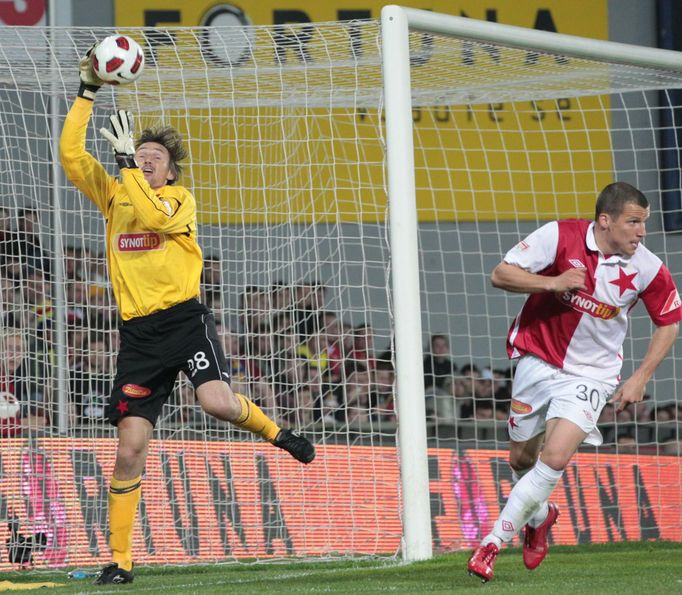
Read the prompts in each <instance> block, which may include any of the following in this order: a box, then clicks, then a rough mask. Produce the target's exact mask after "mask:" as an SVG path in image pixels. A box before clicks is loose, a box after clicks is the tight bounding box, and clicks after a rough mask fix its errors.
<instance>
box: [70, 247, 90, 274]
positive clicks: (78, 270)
mask: <svg viewBox="0 0 682 595" xmlns="http://www.w3.org/2000/svg"><path fill="white" fill-rule="evenodd" d="M87 266H88V261H87V259H86V251H85V250H84V249H83V248H81V247H79V246H72V245H68V246H65V247H64V276H65V277H66V278H67V279H68V280H69V281H73V280H78V281H82V280H84V279H85V276H86V271H87Z"/></svg>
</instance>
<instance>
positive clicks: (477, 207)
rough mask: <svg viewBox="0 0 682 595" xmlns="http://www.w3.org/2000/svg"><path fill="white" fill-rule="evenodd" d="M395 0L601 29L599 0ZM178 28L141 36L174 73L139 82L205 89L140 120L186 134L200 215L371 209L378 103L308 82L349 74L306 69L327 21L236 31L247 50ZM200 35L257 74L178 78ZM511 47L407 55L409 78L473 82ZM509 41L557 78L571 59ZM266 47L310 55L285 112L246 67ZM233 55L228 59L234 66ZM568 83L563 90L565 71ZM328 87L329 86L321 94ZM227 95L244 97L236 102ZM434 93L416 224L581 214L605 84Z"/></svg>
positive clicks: (355, 215) (606, 117)
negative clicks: (578, 93) (587, 92)
mask: <svg viewBox="0 0 682 595" xmlns="http://www.w3.org/2000/svg"><path fill="white" fill-rule="evenodd" d="M407 4H409V5H410V6H413V7H416V8H424V9H429V10H433V11H438V12H445V13H450V14H454V15H464V16H468V17H471V18H476V19H482V20H489V21H496V22H499V23H505V24H511V25H517V26H523V27H535V28H539V29H544V30H555V31H557V32H560V33H567V34H574V35H582V36H586V37H592V38H597V39H606V38H607V36H608V18H607V1H606V0H597V1H594V0H576V1H574V2H565V1H559V0H550V1H542V2H541V1H540V0H532V1H528V2H523V3H519V2H516V1H512V0H508V1H493V2H491V3H490V4H489V5H486V6H483V5H482V4H481V3H480V2H478V1H475V0H470V1H463V2H457V3H452V2H446V1H433V2H416V1H415V2H409V3H407ZM383 5H384V2H378V1H367V2H355V1H351V2H344V3H342V4H341V3H339V4H335V3H334V2H312V1H310V0H304V1H300V2H292V1H283V0H280V1H275V0H259V1H258V2H256V1H252V2H242V3H240V4H239V7H237V6H236V5H233V4H230V3H224V2H223V3H220V2H218V3H217V2H214V1H213V2H211V1H201V0H197V1H194V2H191V3H185V2H180V1H177V2H174V1H173V0H142V1H133V0H117V1H116V3H115V15H116V25H117V26H119V27H138V26H147V27H158V28H161V29H163V28H166V27H176V26H192V27H196V26H211V25H213V26H230V25H250V24H253V25H284V24H287V23H295V24H301V23H307V22H315V23H321V22H326V21H336V20H348V19H363V18H378V17H379V14H380V11H381V7H382V6H383ZM373 35H376V30H375V31H374V32H369V33H367V34H365V35H364V36H361V37H360V40H359V41H357V42H353V41H350V38H349V41H347V42H346V43H345V44H344V43H342V44H341V45H340V46H337V47H336V48H335V50H334V51H335V52H339V53H340V55H338V56H337V55H336V54H335V56H334V58H335V59H338V60H340V61H343V58H344V57H346V56H351V55H352V54H351V53H352V52H353V51H359V52H362V51H369V50H368V49H367V48H370V47H371V46H370V44H372V43H376V39H375V38H373V37H372V36H373ZM306 36H308V37H306ZM190 37H191V36H188V39H181V38H180V36H178V37H177V38H176V39H175V40H174V43H175V44H176V47H181V48H182V51H181V52H178V51H177V50H176V49H175V48H174V47H173V43H167V40H164V38H163V36H159V37H158V38H157V39H160V41H159V43H158V44H157V45H156V46H155V48H154V52H155V57H156V61H157V66H158V67H159V68H166V69H168V70H170V71H174V72H176V74H177V76H176V79H177V80H176V82H171V81H167V82H164V83H163V86H161V85H160V84H159V86H158V87H154V86H153V85H154V84H155V81H153V80H149V79H151V77H146V79H147V80H144V81H143V83H142V85H141V86H142V88H143V89H144V90H145V91H148V92H149V94H150V96H152V97H153V96H154V95H155V94H162V93H163V92H164V90H170V89H171V88H173V87H172V86H173V85H175V89H176V90H177V88H180V90H181V91H183V90H184V89H185V86H187V89H188V93H191V94H192V96H193V97H196V94H197V93H198V92H199V91H200V90H201V89H200V88H198V87H200V86H201V85H203V86H204V87H206V88H207V90H206V98H205V103H206V104H207V106H206V107H201V108H197V107H192V108H191V109H189V110H187V109H164V110H163V113H162V114H161V113H159V114H150V115H149V117H150V118H151V119H152V120H154V119H160V118H163V119H164V120H165V121H168V122H169V123H171V124H173V125H175V126H177V127H178V128H179V129H180V130H181V131H182V132H183V133H184V134H185V135H186V137H187V138H188V139H190V140H189V144H190V148H191V156H192V167H191V171H189V172H188V173H187V175H186V177H185V179H184V183H185V185H187V186H188V187H190V188H192V189H193V191H194V192H195V195H196V197H197V201H198V204H199V215H200V219H201V220H202V222H204V223H264V222H268V223H281V222H292V223H307V222H313V221H314V222H324V221H366V222H377V221H383V220H384V218H385V215H386V196H385V190H384V188H385V173H384V148H383V139H384V135H385V133H384V132H383V125H382V122H381V117H380V114H379V113H378V111H377V110H376V109H375V110H374V111H372V110H365V109H363V107H362V105H361V104H359V105H358V107H357V108H353V109H349V108H345V107H344V108H333V109H332V110H331V111H330V110H329V109H327V108H320V107H319V104H317V105H316V104H315V100H316V99H320V98H319V97H317V98H316V97H315V96H314V91H312V89H313V88H314V87H315V85H316V83H317V81H319V80H322V83H323V86H320V87H319V88H320V89H322V90H323V91H322V93H325V92H326V93H329V91H325V86H324V85H326V84H328V83H330V82H331V83H332V87H331V88H334V87H335V86H336V85H343V84H346V81H345V75H344V76H335V75H334V74H333V73H329V72H320V70H322V69H319V68H318V69H313V68H310V65H311V64H312V63H324V60H325V59H328V56H327V53H328V52H329V49H328V47H327V46H326V42H325V39H326V38H325V31H322V32H321V33H315V32H314V31H312V30H311V31H310V32H307V31H304V32H303V34H301V35H299V36H291V35H289V36H287V35H284V36H282V37H281V38H279V39H277V38H275V39H264V38H261V37H258V38H257V39H252V40H249V42H250V43H252V44H253V43H254V42H257V47H258V48H259V49H258V50H257V55H256V56H251V55H249V56H247V58H248V59H247V60H245V56H246V54H245V50H244V47H247V46H248V44H246V43H244V44H241V45H240V41H239V40H230V41H229V42H225V40H222V39H213V38H212V37H211V35H210V34H208V35H207V36H206V37H205V38H204V39H203V40H202V39H200V40H196V39H193V38H190ZM263 42H264V43H263ZM423 43H426V42H423ZM439 43H441V40H438V41H436V42H435V43H434V46H435V47H436V50H437V48H438V44H439ZM448 43H449V42H448ZM200 44H205V45H202V47H203V50H204V54H206V53H207V52H206V48H208V55H210V56H213V57H214V58H215V61H216V64H217V65H218V66H220V65H226V64H232V65H239V66H241V65H244V64H246V63H247V62H248V65H249V66H250V67H253V66H254V65H255V66H256V69H255V72H254V73H253V74H252V75H250V76H249V77H247V76H241V77H240V76H238V75H237V76H234V77H233V76H232V75H230V78H229V79H228V80H220V79H219V77H215V76H208V77H207V82H202V80H201V79H200V78H199V79H197V80H196V81H195V80H193V79H192V77H188V78H187V74H186V73H187V72H188V71H187V70H186V71H185V75H181V71H182V70H183V68H184V69H187V68H188V67H191V65H193V64H195V63H196V64H199V62H198V61H197V62H195V60H196V57H197V56H198V55H199V51H198V49H199V45H200ZM193 46H195V49H194V50H192V49H191V48H192V47H193ZM339 48H340V49H341V50H343V53H341V52H340V50H339ZM426 49H427V50H428V49H429V48H426ZM513 53H514V52H512V51H510V50H502V51H501V52H499V53H498V54H497V55H495V54H494V52H492V51H491V50H488V49H486V48H476V49H473V48H472V47H471V46H468V45H467V44H466V43H463V44H462V43H460V45H459V46H453V54H452V56H453V62H452V69H451V70H452V72H449V73H448V72H447V71H441V72H439V71H438V70H437V69H435V67H434V65H433V64H431V63H429V61H428V59H426V60H425V63H424V64H418V65H416V66H415V67H414V68H413V72H414V74H413V80H414V77H416V76H424V75H426V74H430V75H431V76H432V77H433V80H434V81H435V84H439V82H440V83H442V82H443V81H444V80H445V79H449V77H454V76H458V77H459V76H460V73H461V74H462V75H463V76H464V75H465V76H470V75H471V76H472V77H474V78H475V77H476V76H478V77H479V78H480V79H481V80H479V81H477V83H478V84H479V85H481V84H482V85H485V83H486V81H487V80H488V77H497V76H499V74H491V73H497V72H500V71H502V72H503V71H504V69H505V68H507V67H508V66H507V65H506V64H505V62H506V61H509V62H510V63H511V57H510V56H511V55H512V54H513ZM518 54H522V55H521V58H520V59H521V61H522V62H524V61H533V64H537V71H538V72H540V71H542V72H544V73H545V74H546V73H547V72H553V69H556V70H557V76H558V77H561V76H563V75H564V73H565V71H566V70H567V69H568V70H569V71H570V70H571V67H570V65H569V66H567V65H566V64H565V63H564V64H561V63H557V62H556V61H555V60H554V59H553V58H550V57H546V56H537V55H534V54H531V53H522V52H516V55H517V57H516V59H517V60H519V58H518ZM195 55H196V56H195ZM249 60H250V62H249ZM278 60H279V61H281V62H286V63H287V64H289V65H293V66H299V65H301V64H303V62H306V63H307V64H308V68H294V69H291V71H290V72H287V74H286V75H284V77H286V78H283V81H282V82H283V89H284V91H286V90H287V89H288V88H295V87H296V86H297V85H307V86H308V87H307V88H310V89H311V103H312V105H311V106H310V107H289V108H287V109H286V110H282V109H281V107H278V106H277V105H276V104H275V103H276V102H275V103H273V101H274V100H273V96H272V95H268V92H270V91H271V90H270V89H267V88H266V89H261V88H260V87H259V84H264V81H266V78H265V77H264V76H263V77H261V75H259V74H258V68H263V69H264V71H267V70H268V69H269V68H272V67H274V66H276V65H277V61H278ZM239 66H234V68H235V72H238V71H239ZM445 67H446V68H447V67H448V64H447V63H445ZM242 70H244V71H245V69H242ZM431 71H432V72H431ZM215 72H219V69H216V70H215ZM360 74H362V73H360ZM315 77H322V79H320V78H317V79H316V78H315ZM324 77H329V80H326V79H325V78H324ZM144 78H145V77H143V79H144ZM185 78H187V80H185ZM458 80H459V79H458ZM374 82H375V83H376V81H374ZM265 84H266V85H267V83H265ZM529 84H532V83H529ZM150 85H151V86H150ZM567 85H569V88H570V83H567ZM568 94H569V93H568V92H567V95H568ZM331 95H333V93H332V94H330V97H327V98H326V99H327V101H328V102H330V103H331V102H332V101H333V97H332V96H331ZM256 96H257V97H258V99H259V101H262V105H261V107H260V108H253V107H250V106H249V105H248V101H247V99H248V98H253V97H256ZM221 97H223V98H224V97H229V98H230V100H231V101H233V102H234V104H237V105H238V106H237V107H234V105H231V106H229V107H226V106H225V105H221V101H220V99H219V98H221ZM240 97H243V98H245V101H244V102H243V103H241V105H239V101H238V100H239V99H240ZM321 99H325V98H321ZM212 103H213V105H212ZM443 103H444V105H440V106H438V105H436V106H429V107H419V108H416V109H415V112H414V121H415V162H416V167H417V172H416V183H417V207H418V213H419V219H420V221H448V220H459V221H478V220H481V221H483V220H496V219H532V220H535V219H550V218H556V217H566V216H569V217H570V216H587V217H589V216H591V215H592V211H593V206H594V201H595V197H596V193H597V192H598V191H599V190H600V189H601V188H602V187H603V186H604V185H606V184H607V183H609V182H610V181H612V177H613V171H612V160H613V155H612V147H611V135H610V113H609V101H608V97H603V96H602V97H595V98H580V99H578V98H569V97H566V98H564V99H560V100H551V101H550V100H542V101H525V102H516V103H511V102H504V103H487V102H485V101H483V100H481V99H480V98H479V99H477V100H474V102H472V104H470V105H466V104H464V103H465V102H462V101H459V102H458V103H457V102H450V105H446V103H447V102H446V101H444V102H443ZM188 113H189V116H188ZM142 120H143V122H144V115H143V117H142Z"/></svg>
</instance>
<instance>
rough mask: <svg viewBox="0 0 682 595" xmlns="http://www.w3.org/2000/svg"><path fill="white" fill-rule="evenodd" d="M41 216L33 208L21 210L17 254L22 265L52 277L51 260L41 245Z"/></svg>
mask: <svg viewBox="0 0 682 595" xmlns="http://www.w3.org/2000/svg"><path fill="white" fill-rule="evenodd" d="M39 227H40V217H39V216H38V211H37V210H36V209H32V208H23V209H20V210H19V214H18V217H17V233H16V236H15V246H14V250H15V254H16V255H17V256H19V258H20V260H21V263H22V266H24V267H29V268H33V269H36V270H38V271H40V272H41V273H42V274H43V275H44V276H45V278H46V279H49V278H50V262H49V260H48V259H47V258H45V256H44V254H43V249H42V247H41V245H40V233H39Z"/></svg>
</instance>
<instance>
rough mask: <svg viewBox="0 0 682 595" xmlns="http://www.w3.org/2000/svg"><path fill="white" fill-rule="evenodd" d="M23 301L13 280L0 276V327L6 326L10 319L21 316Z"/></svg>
mask: <svg viewBox="0 0 682 595" xmlns="http://www.w3.org/2000/svg"><path fill="white" fill-rule="evenodd" d="M20 311H21V301H20V299H19V294H18V292H17V287H16V283H15V282H14V280H13V279H10V278H8V277H3V276H2V275H1V274H0V326H2V325H3V322H4V324H6V321H7V320H8V319H9V318H16V317H18V316H19V315H20Z"/></svg>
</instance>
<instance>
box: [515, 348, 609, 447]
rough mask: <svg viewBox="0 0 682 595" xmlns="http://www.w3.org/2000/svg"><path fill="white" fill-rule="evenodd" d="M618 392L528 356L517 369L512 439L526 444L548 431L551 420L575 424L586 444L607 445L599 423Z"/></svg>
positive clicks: (591, 379)
mask: <svg viewBox="0 0 682 595" xmlns="http://www.w3.org/2000/svg"><path fill="white" fill-rule="evenodd" d="M615 390H616V387H615V386H612V385H610V384H604V383H603V382H599V381H598V380H594V379H593V378H584V377H581V376H575V375H573V374H567V373H566V372H564V371H563V370H561V369H559V368H555V367H554V366H551V365H550V364H548V363H547V362H545V361H543V360H541V359H539V358H537V357H535V356H533V355H525V356H523V357H522V358H521V359H520V360H519V363H518V365H517V366H516V371H515V373H514V381H513V384H512V402H511V409H510V411H509V426H508V427H509V437H510V438H511V439H512V440H513V441H514V442H525V441H526V440H530V439H531V438H533V437H534V436H537V435H538V434H541V433H542V432H544V431H545V423H546V421H547V420H548V419H552V418H555V417H560V418H562V419H567V420H569V421H572V422H573V423H574V424H576V425H577V426H578V427H580V428H581V429H582V430H583V432H585V433H586V434H587V436H586V437H585V442H587V443H588V444H594V445H595V446H599V445H600V444H601V443H602V442H603V438H602V435H601V432H600V431H599V430H598V429H597V420H598V419H599V415H600V414H601V410H602V409H603V408H604V405H605V404H606V401H607V400H608V399H609V397H610V396H611V395H612V394H613V392H614V391H615Z"/></svg>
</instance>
